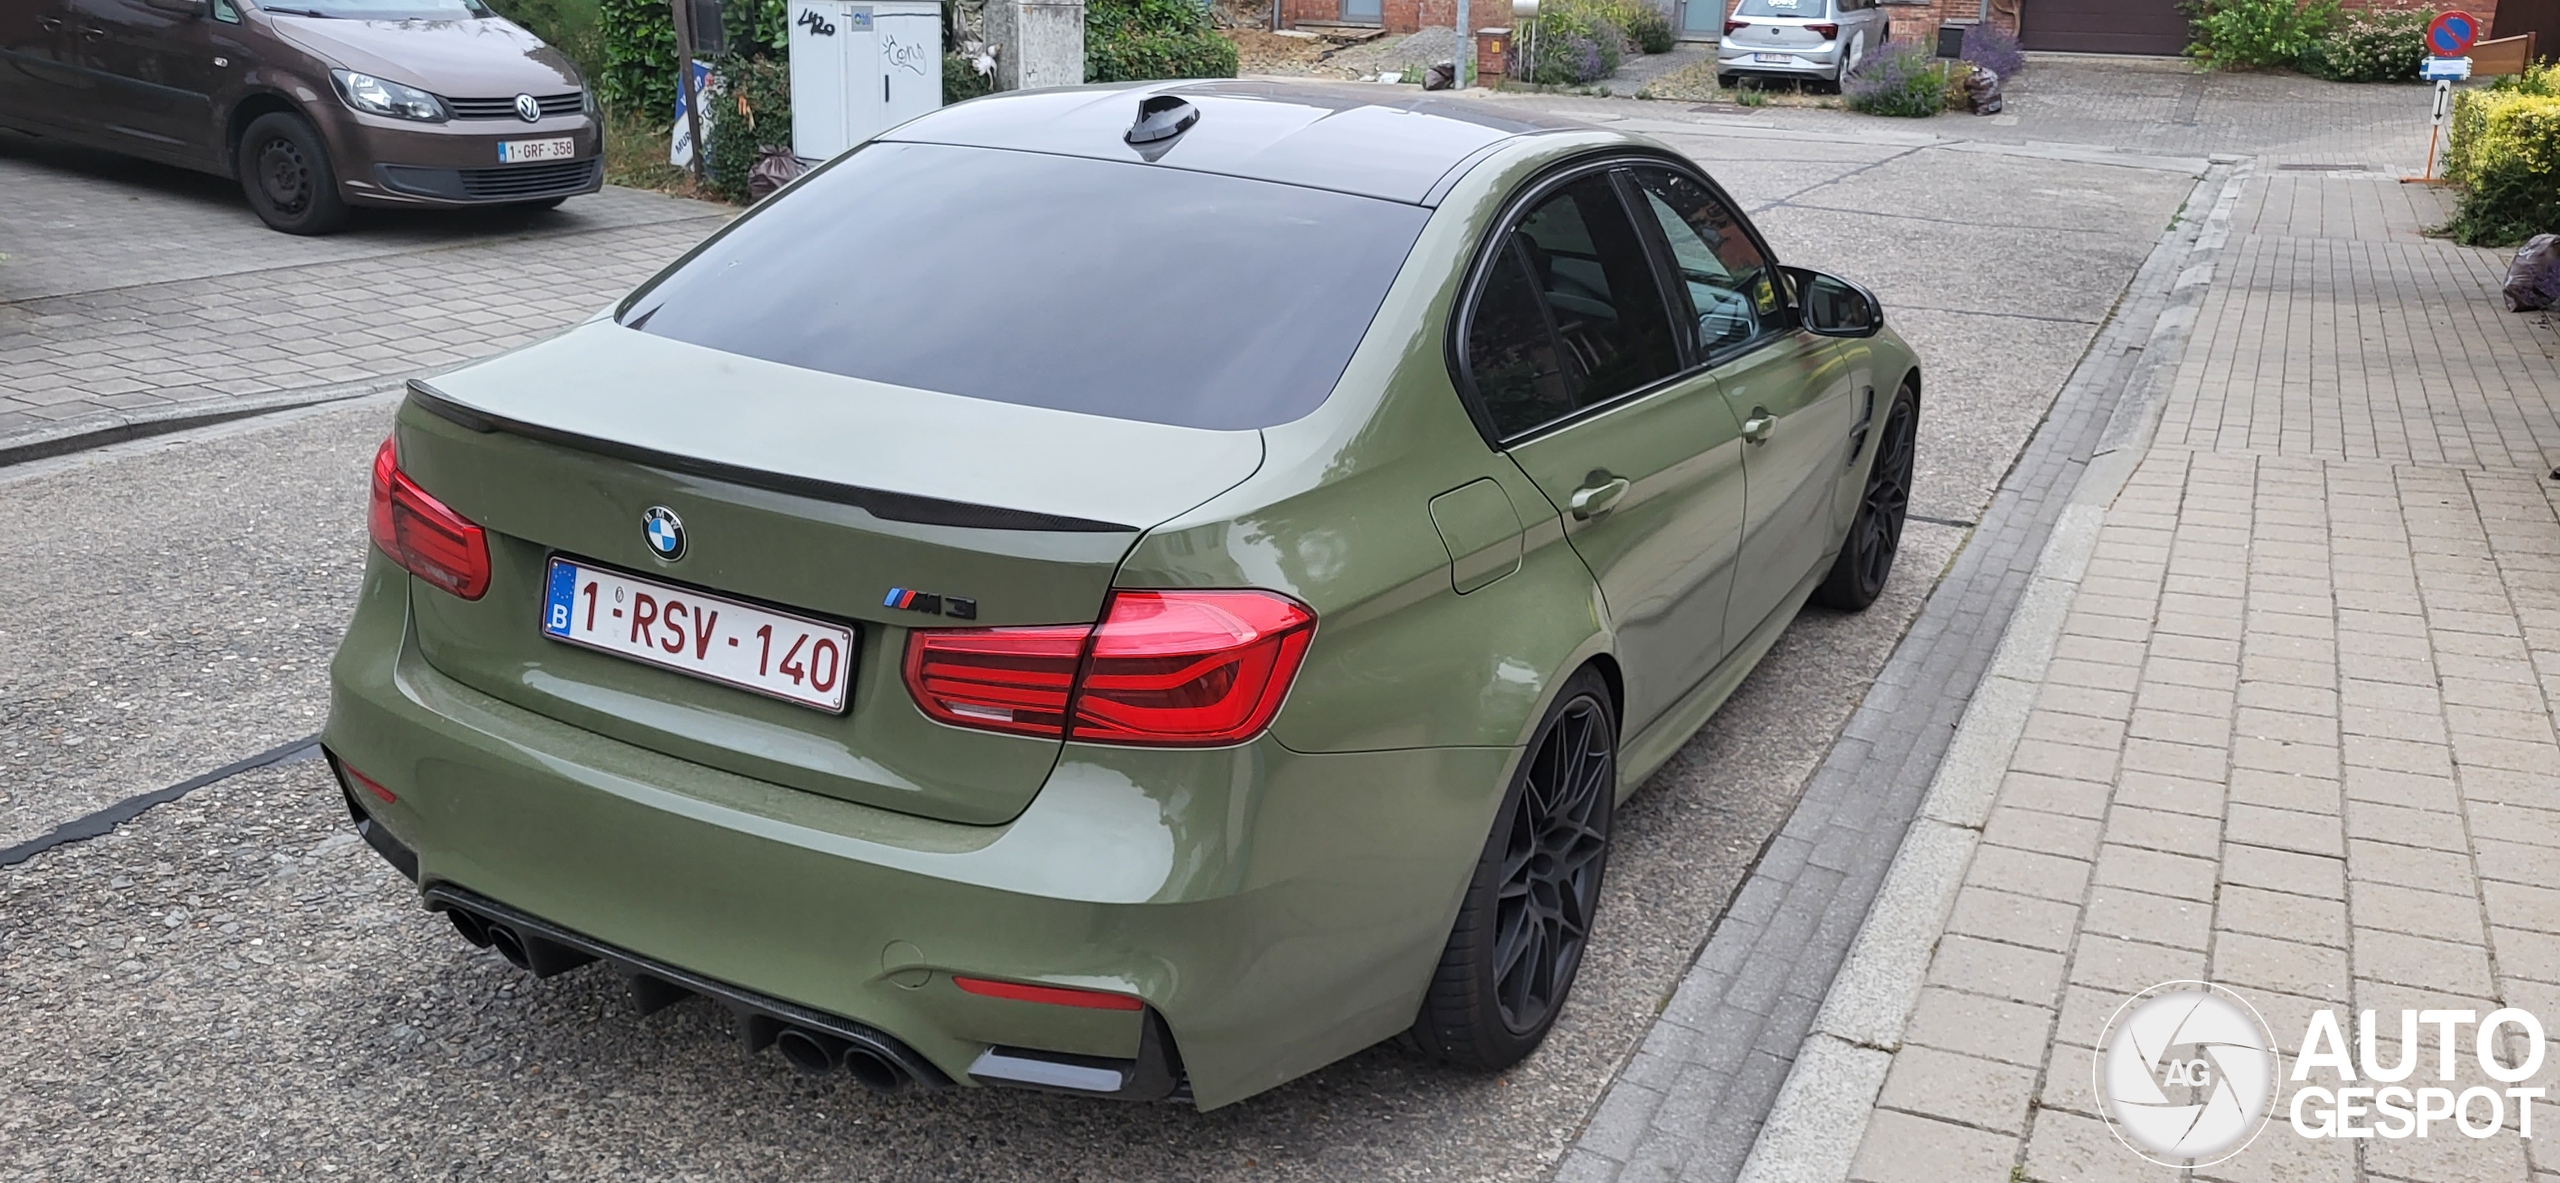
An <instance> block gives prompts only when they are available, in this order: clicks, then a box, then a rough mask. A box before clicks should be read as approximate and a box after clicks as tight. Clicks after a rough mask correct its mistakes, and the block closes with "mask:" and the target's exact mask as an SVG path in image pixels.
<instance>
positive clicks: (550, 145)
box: [498, 136, 578, 164]
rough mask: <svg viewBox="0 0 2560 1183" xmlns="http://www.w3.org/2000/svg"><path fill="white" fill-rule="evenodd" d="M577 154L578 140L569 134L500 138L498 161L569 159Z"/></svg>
mask: <svg viewBox="0 0 2560 1183" xmlns="http://www.w3.org/2000/svg"><path fill="white" fill-rule="evenodd" d="M577 155H578V141H577V140H576V139H575V138H574V137H571V136H562V137H560V138H559V139H556V140H501V141H499V142H498V163H500V164H523V163H526V162H527V161H533V160H569V159H573V158H575V157H576V156H577Z"/></svg>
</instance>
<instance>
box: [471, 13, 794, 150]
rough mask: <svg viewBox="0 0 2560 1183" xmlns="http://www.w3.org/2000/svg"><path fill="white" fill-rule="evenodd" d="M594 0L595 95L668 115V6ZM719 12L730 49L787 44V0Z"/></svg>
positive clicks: (672, 75)
mask: <svg viewBox="0 0 2560 1183" xmlns="http://www.w3.org/2000/svg"><path fill="white" fill-rule="evenodd" d="M501 2H504V0H501ZM519 2H523V0H519ZM596 4H597V8H598V10H599V16H600V17H601V23H602V24H603V26H604V61H603V63H602V64H603V67H604V68H603V69H602V70H601V71H600V72H598V73H595V74H591V75H589V77H588V81H590V82H592V83H594V84H595V88H596V97H597V98H600V99H602V100H604V101H605V102H606V103H607V104H609V105H611V106H614V107H619V108H622V109H624V110H630V111H638V112H640V113H642V114H643V115H645V116H646V117H647V118H650V119H653V120H654V119H666V118H670V117H672V115H673V113H674V111H675V106H676V25H675V10H674V8H673V6H671V5H670V4H668V2H667V0H596ZM721 16H722V20H723V23H724V24H725V25H726V26H727V28H726V30H725V31H726V32H727V34H728V39H729V49H730V50H731V51H732V52H734V53H742V54H751V55H752V54H755V53H757V52H759V51H770V52H771V53H773V54H775V55H780V54H782V53H784V52H785V51H786V50H787V49H788V48H789V46H790V40H791V37H790V34H791V9H790V2H789V0H728V3H727V5H726V6H725V7H724V9H723V11H722V13H721Z"/></svg>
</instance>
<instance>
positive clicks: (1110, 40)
mask: <svg viewBox="0 0 2560 1183" xmlns="http://www.w3.org/2000/svg"><path fill="white" fill-rule="evenodd" d="M1235 76H1236V45H1235V42H1232V41H1229V40H1227V39H1226V38H1224V37H1221V36H1219V35H1218V32H1217V22H1216V20H1215V19H1213V18H1212V17H1211V16H1210V15H1209V8H1208V6H1207V5H1205V4H1202V3H1199V2H1198V0H1088V2H1087V3H1086V5H1085V10H1084V80H1085V81H1087V82H1143V81H1147V80H1149V79H1154V78H1233V77H1235ZM946 77H947V75H946ZM947 85H948V84H947V83H946V87H947Z"/></svg>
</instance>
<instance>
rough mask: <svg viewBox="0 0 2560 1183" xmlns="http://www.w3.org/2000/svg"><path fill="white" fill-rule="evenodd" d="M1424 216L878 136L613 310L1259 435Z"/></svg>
mask: <svg viewBox="0 0 2560 1183" xmlns="http://www.w3.org/2000/svg"><path fill="white" fill-rule="evenodd" d="M1428 216H1429V211H1427V210H1424V209H1421V208H1419V207H1416V206H1410V205H1403V204H1399V203H1396V202H1389V201H1380V200H1377V199H1375V198H1368V197H1353V196H1349V195H1346V194H1341V193H1333V192H1328V191H1325V190H1320V189H1308V188H1302V187H1299V186H1294V185H1280V184H1273V183H1270V182H1266V181H1250V180H1242V179H1239V178H1235V177H1223V176H1214V175H1210V174H1206V173H1195V172H1186V171H1182V170H1179V169H1170V168H1158V167H1154V166H1151V165H1143V164H1135V163H1119V162H1113V161H1101V160H1088V159H1082V158H1077V157H1066V156H1047V155H1041V154H1038V153H1029V152H1009V151H1001V150H995V149H985V148H962V147H951V146H945V145H939V144H901V143H877V144H873V145H870V146H869V147H866V148H863V149H862V150H860V151H857V152H855V153H853V154H851V155H849V156H845V157H841V158H839V159H838V160H837V161H836V162H835V163H834V164H832V165H830V166H828V167H827V168H825V169H824V170H822V171H820V172H819V173H817V174H815V175H813V176H811V177H809V178H807V179H806V180H805V181H803V182H802V183H801V184H800V185H799V186H798V187H797V188H795V189H793V190H792V191H791V192H790V193H788V194H785V195H784V196H782V197H781V198H779V199H777V200H774V201H772V202H770V203H768V204H767V205H765V206H764V207H762V208H760V209H757V210H756V211H754V212H753V213H750V214H748V215H747V216H746V217H744V218H741V219H740V220H739V221H738V223H737V224H736V225H735V226H733V227H732V228H731V229H730V230H729V231H728V232H727V233H726V234H724V235H722V236H721V237H719V238H718V239H716V240H714V241H712V242H709V243H707V244H705V245H704V246H703V247H702V248H701V249H700V250H699V251H698V252H697V253H696V254H694V255H692V256H691V257H689V258H687V259H685V260H683V261H682V262H680V263H678V264H677V265H676V266H675V267H674V268H672V269H670V270H669V271H668V272H666V273H665V274H663V275H661V276H660V277H659V278H658V279H657V280H655V281H654V282H652V283H651V284H650V285H649V286H648V287H647V288H644V289H642V290H641V292H640V293H638V294H637V295H636V296H634V297H633V299H632V300H631V302H630V303H629V305H628V306H627V307H626V308H625V310H624V313H623V315H622V323H623V324H624V325H626V326H629V327H631V328H635V329H640V330H642V331H644V332H649V333H654V334H657V335H659V336H663V337H671V338H674V339H676V340H679V341H687V342H691V343H693V344H696V345H702V346H705V347H708V348H712V349H718V350H722V351H724V352H728V353H737V354H744V355H746V356H749V357H755V358H761V359H763V360H766V361H773V362H780V363H782V364H785V365H792V366H799V367H802V368H804V369H811V370H823V371H826V372H828V373H835V374H844V375H848V376H851V377H856V378H867V379H871V380H873V381H878V382H888V383H894V384H897V385H901V386H914V387H920V388H923V389H927V390H936V391H941V392H944V393H948V394H959V395H967V396H969V397H972V398H983V399H991V400H994V401H997V402H1007V403H1019V404H1023V405H1027V406H1037V407H1049V408H1053V409H1056V410H1062V411H1078V412H1083V413H1087V414H1094V415H1108V416H1112V417H1114V418H1120V419H1137V420H1143V421H1146V422H1151V423H1168V424H1174V425H1178V426H1183V427H1205V428H1220V429H1247V428H1258V427H1269V426H1272V425H1274V424H1278V423H1285V422H1288V421H1289V420H1292V419H1296V418H1299V417H1301V416H1303V415H1305V414H1306V413H1308V412H1309V411H1312V410H1314V409H1315V408H1316V406H1317V405H1318V404H1320V403H1322V402H1323V401H1324V398H1325V395H1326V394H1328V393H1329V392H1331V391H1332V389H1333V385H1334V383H1335V382H1336V381H1337V380H1338V379H1340V377H1341V376H1342V367H1343V366H1344V365H1345V364H1346V363H1348V362H1349V361H1350V359H1351V351H1352V349H1353V348H1354V347H1356V346H1357V345H1358V344H1359V342H1360V338H1361V336H1362V335H1363V334H1364V333H1366V332H1367V331H1368V327H1369V322H1370V320H1371V319H1372V318H1373V317H1375V316H1376V315H1377V311H1378V304H1379V301H1381V300H1382V299H1384V298H1385V296H1386V291H1387V285H1388V284H1389V283H1390V282H1392V281H1393V280H1394V278H1395V275H1396V272H1397V271H1398V270H1399V269H1401V268H1402V266H1403V264H1404V258H1405V255H1406V253H1407V252H1409V251H1410V250H1411V249H1412V247H1413V242H1414V239H1415V238H1416V237H1417V236H1418V235H1419V234H1420V233H1421V231H1422V224H1423V222H1424V220H1425V219H1426V218H1427V217H1428Z"/></svg>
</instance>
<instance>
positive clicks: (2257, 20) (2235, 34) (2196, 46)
mask: <svg viewBox="0 0 2560 1183" xmlns="http://www.w3.org/2000/svg"><path fill="white" fill-rule="evenodd" d="M2188 11H2189V12H2190V13H2192V14H2193V20H2194V24H2193V26H2192V32H2193V33H2194V36H2195V40H2194V42H2193V43H2191V44H2189V45H2188V46H2187V53H2188V55H2189V56H2191V57H2193V58H2195V59H2196V60H2197V61H2200V62H2203V63H2205V64H2206V65H2209V66H2217V67H2222V68H2226V69H2227V68H2239V69H2267V68H2270V67H2286V68H2292V67H2296V66H2299V65H2300V64H2301V62H2302V60H2303V57H2304V55H2306V54H2309V53H2312V52H2313V51H2314V50H2315V49H2316V48H2317V47H2318V46H2319V45H2320V43H2321V42H2322V41H2323V40H2325V39H2326V38H2327V37H2328V36H2329V31H2330V30H2331V29H2334V28H2337V27H2338V25H2339V23H2340V21H2341V20H2342V17H2341V16H2340V14H2339V9H2338V0H2311V2H2310V3H2308V4H2305V3H2302V2H2301V0H2194V3H2193V4H2191V5H2190V7H2189V9H2188Z"/></svg>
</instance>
